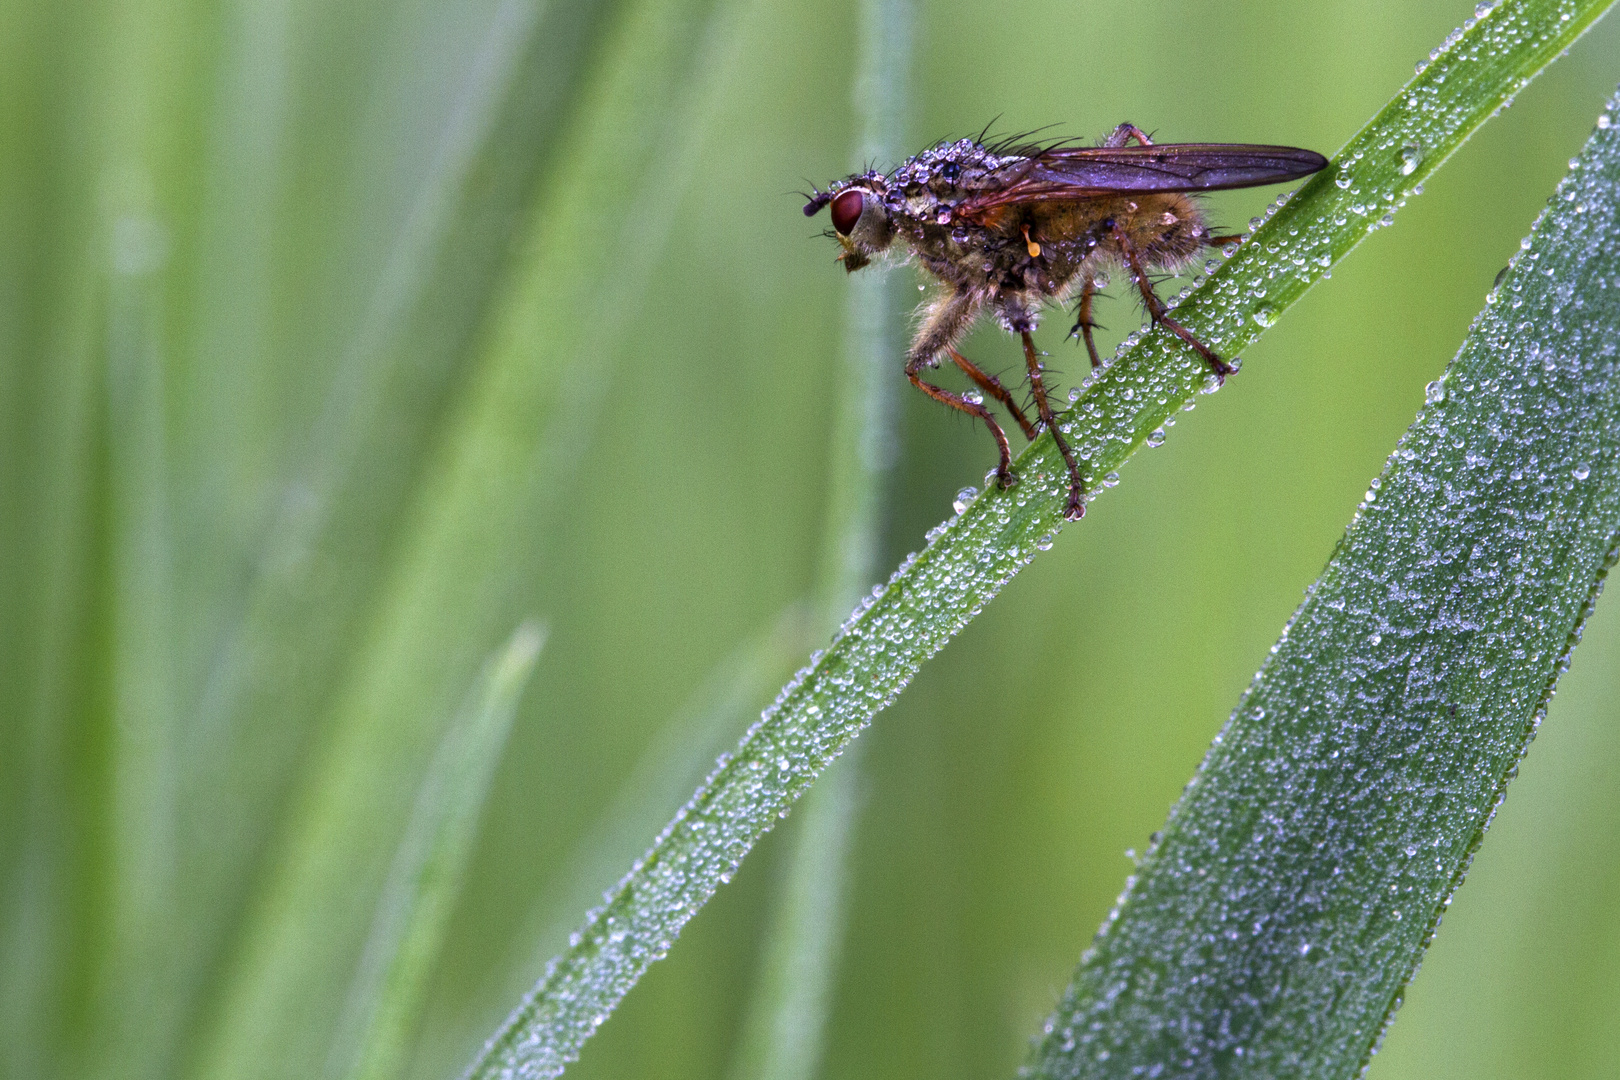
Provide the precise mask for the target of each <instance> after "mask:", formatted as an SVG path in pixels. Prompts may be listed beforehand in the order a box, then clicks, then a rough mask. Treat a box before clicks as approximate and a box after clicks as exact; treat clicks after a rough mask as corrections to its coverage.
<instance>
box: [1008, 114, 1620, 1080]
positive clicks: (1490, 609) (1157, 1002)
mask: <svg viewBox="0 0 1620 1080" xmlns="http://www.w3.org/2000/svg"><path fill="white" fill-rule="evenodd" d="M1609 108H1610V110H1611V113H1610V114H1605V117H1604V120H1603V121H1600V125H1599V130H1598V132H1597V133H1596V135H1595V136H1594V137H1593V138H1592V140H1591V141H1590V142H1589V143H1588V144H1587V147H1586V149H1585V151H1584V152H1583V153H1582V154H1581V156H1580V158H1579V159H1578V166H1576V167H1575V168H1574V170H1573V171H1572V172H1571V174H1570V175H1569V176H1568V177H1566V178H1565V180H1564V181H1563V183H1561V184H1560V185H1559V188H1558V191H1557V193H1556V194H1555V195H1554V197H1553V200H1552V207H1551V209H1550V210H1548V211H1547V212H1546V213H1545V214H1544V215H1543V217H1542V219H1541V220H1540V221H1539V222H1538V223H1537V225H1536V227H1535V229H1534V230H1533V231H1532V232H1531V234H1530V239H1529V243H1528V244H1527V245H1526V250H1525V251H1524V252H1522V253H1521V254H1520V255H1518V256H1515V258H1514V260H1513V262H1512V263H1510V264H1509V266H1508V268H1507V269H1506V270H1505V271H1504V273H1503V276H1502V277H1501V278H1500V279H1499V280H1498V284H1497V287H1496V288H1494V289H1493V290H1492V292H1491V295H1490V296H1489V297H1488V298H1487V306H1486V308H1485V310H1484V311H1483V312H1482V313H1481V315H1480V317H1479V319H1478V320H1477V321H1476V322H1475V324H1474V326H1473V328H1472V329H1471V330H1470V331H1469V334H1468V337H1467V339H1466V340H1465V341H1464V343H1463V346H1462V349H1461V350H1460V351H1459V353H1458V354H1457V357H1456V359H1455V360H1453V361H1452V363H1451V365H1450V367H1449V368H1448V369H1447V371H1446V374H1445V376H1444V377H1443V378H1442V379H1441V380H1439V381H1437V382H1436V383H1434V384H1432V385H1431V387H1430V391H1429V394H1428V406H1427V407H1426V408H1425V410H1424V411H1423V413H1422V414H1421V415H1420V416H1419V417H1418V420H1417V422H1416V423H1415V424H1414V425H1413V427H1412V428H1411V430H1410V431H1409V432H1408V433H1407V435H1406V437H1405V438H1403V439H1402V440H1401V443H1400V445H1399V446H1398V447H1397V448H1396V451H1395V453H1394V455H1393V456H1392V457H1391V458H1390V460H1389V463H1388V464H1387V465H1386V467H1385V469H1384V473H1383V475H1382V476H1381V477H1380V478H1378V479H1376V480H1374V481H1373V485H1372V487H1371V488H1370V489H1369V490H1368V492H1367V498H1366V501H1365V502H1363V503H1362V505H1361V507H1360V509H1359V510H1358V512H1357V515H1356V518H1355V520H1354V521H1353V522H1352V523H1351V526H1350V528H1349V530H1348V532H1347V533H1346V535H1345V537H1344V539H1343V540H1342V541H1341V542H1340V543H1339V545H1338V548H1337V550H1336V551H1335V553H1334V556H1333V559H1332V561H1331V562H1329V564H1328V566H1327V569H1326V570H1325V571H1324V572H1323V574H1322V577H1321V578H1320V579H1318V581H1317V583H1316V584H1315V586H1313V588H1312V589H1311V590H1310V593H1309V595H1308V598H1307V599H1306V601H1305V603H1304V604H1303V605H1302V606H1301V607H1300V609H1299V611H1298V612H1297V613H1296V614H1295V616H1294V617H1293V618H1292V619H1291V620H1290V621H1289V624H1288V627H1287V628H1286V629H1285V630H1284V633H1283V637H1282V639H1281V640H1280V641H1279V642H1278V643H1277V645H1276V646H1274V647H1273V649H1272V656H1271V657H1270V658H1269V659H1268V660H1267V662H1266V664H1265V666H1264V667H1263V668H1262V669H1261V671H1260V673H1259V674H1258V675H1257V676H1256V677H1255V681H1254V683H1253V684H1252V685H1251V687H1250V689H1249V690H1248V692H1247V693H1246V694H1245V695H1244V697H1243V700H1242V701H1241V702H1240V703H1239V704H1238V707H1237V710H1236V711H1235V712H1234V713H1233V714H1232V718H1231V719H1230V720H1229V721H1228V722H1227V725H1226V727H1225V729H1224V730H1223V731H1222V732H1221V734H1220V735H1219V736H1218V737H1217V738H1216V740H1215V746H1214V747H1213V748H1212V749H1211V751H1210V753H1209V755H1208V756H1207V757H1206V759H1205V761H1204V763H1203V765H1202V766H1201V767H1200V769H1199V771H1198V773H1197V775H1195V776H1194V778H1193V780H1192V781H1191V782H1190V783H1189V784H1188V787H1187V794H1186V795H1184V796H1183V797H1182V800H1181V802H1180V803H1179V804H1178V805H1177V806H1176V808H1175V809H1174V810H1172V812H1171V816H1170V822H1169V824H1168V825H1167V826H1166V828H1165V831H1164V834H1163V839H1162V840H1161V841H1160V842H1159V843H1158V845H1157V846H1156V848H1155V849H1154V850H1153V851H1152V852H1150V853H1149V855H1148V856H1147V857H1146V858H1145V859H1144V860H1143V862H1142V863H1141V865H1140V867H1139V870H1138V872H1137V874H1136V875H1135V876H1134V877H1133V879H1132V880H1131V882H1130V883H1129V884H1128V886H1127V888H1126V893H1125V895H1124V897H1123V898H1122V900H1121V902H1120V904H1119V905H1118V906H1116V908H1115V910H1114V912H1113V913H1112V914H1111V915H1110V917H1109V921H1108V923H1107V924H1105V925H1104V928H1103V930H1102V931H1101V932H1100V934H1099V936H1098V940H1097V942H1096V944H1095V946H1094V948H1092V949H1091V950H1090V951H1089V952H1088V954H1087V956H1086V958H1085V959H1084V960H1083V961H1082V963H1081V966H1080V969H1079V971H1078V972H1077V973H1076V976H1075V982H1074V984H1073V986H1072V987H1071V988H1070V990H1069V992H1068V994H1066V995H1065V999H1064V1002H1063V1004H1062V1005H1061V1006H1060V1007H1059V1010H1058V1013H1057V1015H1056V1016H1055V1017H1054V1018H1053V1019H1052V1021H1051V1022H1050V1024H1049V1026H1048V1028H1047V1031H1048V1035H1047V1037H1046V1039H1045V1040H1044V1042H1043V1043H1042V1044H1041V1046H1040V1048H1039V1051H1038V1053H1037V1055H1036V1059H1035V1063H1034V1066H1033V1068H1032V1070H1031V1073H1032V1075H1034V1076H1037V1077H1043V1078H1054V1080H1055V1078H1059V1077H1064V1078H1067V1077H1082V1076H1086V1077H1093V1076H1142V1075H1156V1074H1158V1073H1159V1072H1164V1073H1166V1074H1174V1075H1176V1076H1186V1077H1215V1076H1279V1075H1287V1076H1301V1077H1306V1076H1310V1077H1324V1078H1325V1077H1351V1076H1355V1075H1357V1074H1358V1073H1359V1072H1360V1071H1361V1069H1362V1068H1363V1067H1364V1066H1365V1065H1366V1062H1367V1061H1368V1059H1369V1058H1370V1057H1371V1056H1372V1054H1373V1053H1374V1052H1375V1051H1376V1047H1377V1043H1378V1041H1379V1039H1380V1038H1381V1037H1382V1034H1383V1031H1384V1029H1385V1027H1386V1026H1387V1024H1388V1023H1389V1021H1390V1019H1391V1018H1392V1016H1393V1014H1394V1011H1395V1009H1396V1008H1397V1007H1398V1006H1399V1003H1400V997H1401V991H1402V988H1403V987H1404V985H1405V984H1406V982H1407V980H1408V979H1410V978H1411V976H1412V974H1413V972H1414V971H1415V970H1416V968H1417V964H1418V962H1419V960H1420V959H1421V957H1422V955H1423V952H1424V950H1425V949H1426V948H1427V946H1428V943H1429V941H1430V939H1431V937H1432V935H1433V933H1434V930H1435V928H1436V926H1437V925H1438V923H1439V919H1440V915H1441V912H1442V911H1443V910H1444V909H1445V906H1446V904H1447V902H1448V901H1449V898H1450V896H1451V894H1452V892H1453V891H1454V890H1455V889H1456V887H1457V886H1458V885H1459V884H1460V883H1461V881H1462V878H1463V875H1464V874H1465V873H1466V872H1467V869H1468V864H1469V862H1470V860H1471V858H1472V854H1473V851H1474V850H1475V848H1477V847H1478V845H1479V843H1480V841H1481V840H1482V839H1483V836H1484V832H1485V829H1486V828H1487V827H1488V826H1489V824H1490V820H1491V818H1492V816H1493V815H1494V814H1495V811H1496V807H1497V805H1498V804H1499V803H1500V802H1501V799H1502V797H1503V795H1504V794H1505V791H1506V787H1507V783H1508V781H1509V780H1510V779H1512V777H1513V775H1514V773H1515V772H1516V770H1517V765H1518V761H1519V759H1520V757H1521V756H1522V755H1523V754H1524V751H1525V750H1526V748H1527V746H1528V744H1529V741H1530V739H1531V738H1532V736H1533V735H1534V733H1535V728H1536V725H1537V724H1538V723H1539V721H1540V719H1541V717H1542V715H1543V714H1544V712H1545V710H1546V706H1547V702H1548V700H1549V699H1550V698H1551V697H1552V694H1553V690H1554V688H1555V686H1556V684H1557V681H1558V677H1559V676H1560V675H1561V674H1562V673H1563V671H1564V669H1565V667H1566V666H1567V664H1568V662H1569V656H1570V653H1571V652H1572V651H1573V649H1574V647H1575V645H1576V644H1577V643H1578V641H1579V640H1580V631H1581V625H1582V623H1583V622H1584V620H1585V618H1586V616H1587V614H1588V613H1589V612H1590V610H1591V605H1592V603H1593V601H1594V600H1595V599H1596V597H1597V594H1598V592H1599V591H1601V588H1602V584H1603V579H1604V576H1605V575H1606V573H1607V571H1608V568H1609V566H1611V565H1612V564H1613V562H1614V559H1615V556H1616V552H1617V548H1616V544H1617V541H1620V287H1617V286H1620V199H1617V198H1616V195H1615V192H1616V190H1617V189H1620V133H1617V132H1616V131H1615V130H1614V129H1613V128H1611V127H1610V126H1609V125H1608V116H1609V115H1611V114H1612V113H1614V112H1617V111H1620V98H1617V99H1615V100H1614V101H1612V102H1611V103H1610V106H1609Z"/></svg>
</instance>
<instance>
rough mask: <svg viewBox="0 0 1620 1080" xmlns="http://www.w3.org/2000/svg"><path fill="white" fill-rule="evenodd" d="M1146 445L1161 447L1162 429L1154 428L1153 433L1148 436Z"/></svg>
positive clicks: (1162, 440)
mask: <svg viewBox="0 0 1620 1080" xmlns="http://www.w3.org/2000/svg"><path fill="white" fill-rule="evenodd" d="M1147 444H1148V445H1149V446H1163V445H1164V428H1154V429H1153V431H1152V432H1150V433H1149V434H1148V437H1147Z"/></svg>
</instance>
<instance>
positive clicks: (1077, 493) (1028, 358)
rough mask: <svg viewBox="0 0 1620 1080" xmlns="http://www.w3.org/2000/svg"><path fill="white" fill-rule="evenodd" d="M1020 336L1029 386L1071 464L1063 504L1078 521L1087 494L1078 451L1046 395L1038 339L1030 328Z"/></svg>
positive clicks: (1066, 513) (1065, 459)
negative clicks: (1068, 438)
mask: <svg viewBox="0 0 1620 1080" xmlns="http://www.w3.org/2000/svg"><path fill="white" fill-rule="evenodd" d="M1018 336H1019V337H1020V338H1022V339H1023V341H1024V363H1025V365H1026V366H1027V367H1028V368H1029V387H1030V389H1031V390H1033V391H1034V392H1035V408H1036V409H1037V410H1039V411H1040V414H1041V421H1042V422H1043V423H1044V424H1046V430H1047V431H1050V432H1051V433H1052V441H1053V442H1055V443H1057V448H1058V452H1059V453H1061V454H1062V455H1063V463H1064V464H1065V465H1067V466H1068V467H1069V501H1068V504H1067V505H1066V506H1065V507H1064V508H1063V516H1064V517H1066V518H1068V519H1069V520H1070V521H1075V520H1078V519H1080V518H1082V517H1085V515H1086V503H1085V497H1084V493H1083V492H1082V491H1081V487H1080V465H1079V463H1078V462H1076V461H1075V459H1074V451H1073V450H1070V449H1069V443H1068V440H1066V439H1065V438H1064V437H1063V432H1062V431H1060V430H1058V425H1057V417H1056V416H1053V415H1052V404H1051V402H1049V401H1047V399H1046V384H1045V382H1043V381H1042V379H1041V360H1040V355H1039V354H1038V353H1037V352H1036V351H1035V339H1034V338H1032V337H1030V336H1029V331H1028V330H1024V331H1021V332H1020V333H1019V335H1018Z"/></svg>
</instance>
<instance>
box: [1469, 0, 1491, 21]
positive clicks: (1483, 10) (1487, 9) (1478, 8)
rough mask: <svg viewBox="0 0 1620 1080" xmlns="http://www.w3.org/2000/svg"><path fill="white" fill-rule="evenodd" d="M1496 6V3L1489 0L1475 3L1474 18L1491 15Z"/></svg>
mask: <svg viewBox="0 0 1620 1080" xmlns="http://www.w3.org/2000/svg"><path fill="white" fill-rule="evenodd" d="M1495 7H1496V5H1495V4H1493V3H1490V2H1488V0H1487V2H1484V3H1479V4H1475V5H1474V18H1476V19H1483V18H1484V17H1485V16H1487V15H1489V14H1490V13H1491V11H1492V10H1494V9H1495Z"/></svg>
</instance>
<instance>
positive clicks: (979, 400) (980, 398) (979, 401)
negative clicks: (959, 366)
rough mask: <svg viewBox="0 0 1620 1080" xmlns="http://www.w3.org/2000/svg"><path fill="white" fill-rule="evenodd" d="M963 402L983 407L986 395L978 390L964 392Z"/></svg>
mask: <svg viewBox="0 0 1620 1080" xmlns="http://www.w3.org/2000/svg"><path fill="white" fill-rule="evenodd" d="M962 400H963V401H966V402H967V403H968V404H970V405H983V404H984V395H983V394H981V393H979V392H978V391H977V390H964V391H962Z"/></svg>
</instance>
